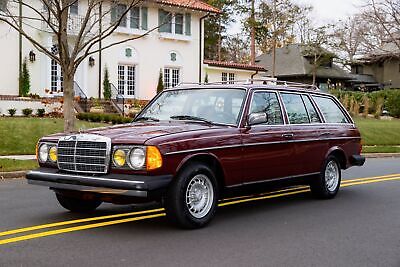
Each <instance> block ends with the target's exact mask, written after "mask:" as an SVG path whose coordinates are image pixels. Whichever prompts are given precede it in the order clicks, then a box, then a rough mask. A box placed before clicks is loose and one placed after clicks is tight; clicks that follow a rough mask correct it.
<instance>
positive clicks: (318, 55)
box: [303, 25, 335, 85]
mask: <svg viewBox="0 0 400 267" xmlns="http://www.w3.org/2000/svg"><path fill="white" fill-rule="evenodd" d="M331 28H332V25H324V26H320V27H315V28H310V29H309V30H308V33H307V34H306V37H307V39H306V40H305V42H304V44H303V55H304V56H305V57H307V58H309V59H310V63H311V66H312V68H311V74H312V78H313V84H314V85H315V84H316V78H317V70H318V68H319V67H320V66H321V65H323V64H325V63H327V62H331V60H332V58H333V57H335V55H334V54H333V53H330V52H329V51H328V50H326V49H325V48H324V47H327V46H329V43H330V39H331V33H330V31H331Z"/></svg>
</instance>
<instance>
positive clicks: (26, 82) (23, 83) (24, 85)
mask: <svg viewBox="0 0 400 267" xmlns="http://www.w3.org/2000/svg"><path fill="white" fill-rule="evenodd" d="M30 90H31V78H30V74H29V70H28V65H27V63H26V58H25V59H24V62H23V63H22V70H21V73H20V76H19V94H20V96H28V94H29V91H30Z"/></svg>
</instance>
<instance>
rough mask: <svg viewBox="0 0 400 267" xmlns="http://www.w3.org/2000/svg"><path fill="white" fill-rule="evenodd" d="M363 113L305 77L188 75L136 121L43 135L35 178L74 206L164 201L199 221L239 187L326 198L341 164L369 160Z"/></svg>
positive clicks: (185, 222)
mask: <svg viewBox="0 0 400 267" xmlns="http://www.w3.org/2000/svg"><path fill="white" fill-rule="evenodd" d="M360 152H361V137H360V133H359V131H358V130H357V128H356V126H355V124H354V121H353V120H352V118H351V117H350V116H349V114H348V113H347V112H346V110H345V109H344V108H343V106H342V105H341V104H340V103H339V101H338V100H337V99H336V98H335V97H334V96H332V95H330V94H327V93H322V92H320V91H319V90H318V89H315V88H314V89H313V87H310V86H307V85H300V84H291V83H272V84H265V81H264V82H257V81H253V80H252V81H249V82H242V83H239V82H238V83H234V84H217V83H216V84H207V85H181V86H179V87H176V88H173V89H168V90H164V91H163V92H162V93H160V94H158V95H157V96H156V97H155V98H154V99H153V100H152V101H150V102H149V104H147V106H146V107H145V108H144V109H143V110H142V111H141V112H140V113H139V114H138V115H137V116H136V117H135V119H134V120H133V122H132V123H128V124H124V125H117V126H110V127H105V128H98V129H91V130H86V131H83V132H79V133H78V132H77V133H72V134H54V135H49V136H45V137H43V138H41V139H40V140H39V142H38V146H37V159H38V161H39V165H40V168H39V169H37V170H33V171H31V172H29V173H28V174H27V179H28V181H29V183H31V184H37V185H43V186H47V187H49V188H50V189H51V190H53V191H54V192H55V194H56V197H57V199H58V201H59V203H60V204H61V206H63V207H64V208H66V209H67V210H70V211H73V212H87V211H91V210H94V209H96V208H97V207H98V206H99V205H100V204H101V203H102V202H110V203H115V204H132V203H139V202H147V201H160V202H161V203H163V205H164V207H165V210H166V213H167V216H168V218H169V219H170V220H171V221H173V222H175V223H177V224H178V225H180V226H182V227H185V228H198V227H202V226H204V225H206V224H207V223H208V222H210V220H211V219H212V218H213V216H214V214H215V212H216V210H217V204H218V200H219V199H220V198H221V196H222V195H223V193H224V192H225V191H226V190H227V189H229V188H233V187H235V188H236V187H238V186H243V185H247V184H258V183H267V182H273V181H278V180H279V181H282V180H293V179H295V178H299V177H309V179H305V181H307V183H309V185H310V188H311V192H312V194H313V195H315V196H316V197H318V198H324V199H329V198H333V197H334V196H335V195H336V194H337V193H338V191H339V187H340V182H341V170H343V169H346V168H349V167H351V166H354V165H357V166H361V165H363V164H364V161H365V158H364V157H362V156H361V155H360Z"/></svg>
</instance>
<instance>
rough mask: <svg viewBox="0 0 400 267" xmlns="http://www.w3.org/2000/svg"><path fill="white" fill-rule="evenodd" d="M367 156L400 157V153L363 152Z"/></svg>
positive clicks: (377, 157)
mask: <svg viewBox="0 0 400 267" xmlns="http://www.w3.org/2000/svg"><path fill="white" fill-rule="evenodd" d="M362 155H363V156H364V157H366V158H370V159H379V158H400V153H366V154H362Z"/></svg>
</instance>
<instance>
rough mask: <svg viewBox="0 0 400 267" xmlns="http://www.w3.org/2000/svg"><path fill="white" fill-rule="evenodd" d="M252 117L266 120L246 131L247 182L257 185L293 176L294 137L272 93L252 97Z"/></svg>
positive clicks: (244, 152)
mask: <svg viewBox="0 0 400 267" xmlns="http://www.w3.org/2000/svg"><path fill="white" fill-rule="evenodd" d="M248 113H249V114H251V113H253V114H257V115H259V116H260V117H263V118H265V120H264V121H259V122H257V124H254V125H250V126H249V127H247V128H245V129H243V134H242V142H243V166H244V173H243V176H244V177H243V178H244V182H245V183H246V182H256V181H264V180H270V179H274V178H281V177H287V176H291V175H293V174H294V170H293V168H292V165H293V160H294V144H293V142H291V140H290V139H291V138H292V136H293V134H292V133H291V128H290V126H289V125H287V124H285V121H284V116H283V114H282V109H281V106H280V102H279V99H278V95H277V93H276V92H273V91H256V92H254V94H253V97H252V100H251V104H250V110H249V112H248Z"/></svg>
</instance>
